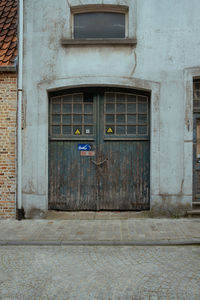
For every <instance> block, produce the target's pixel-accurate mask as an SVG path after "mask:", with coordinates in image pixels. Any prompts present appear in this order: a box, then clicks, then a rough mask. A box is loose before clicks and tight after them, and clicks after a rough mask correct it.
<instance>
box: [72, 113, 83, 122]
mask: <svg viewBox="0 0 200 300" xmlns="http://www.w3.org/2000/svg"><path fill="white" fill-rule="evenodd" d="M73 123H74V124H81V123H82V116H81V115H74V116H73Z"/></svg>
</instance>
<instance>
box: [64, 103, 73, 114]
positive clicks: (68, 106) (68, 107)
mask: <svg viewBox="0 0 200 300" xmlns="http://www.w3.org/2000/svg"><path fill="white" fill-rule="evenodd" d="M71 111H72V105H71V104H63V113H66V114H70V113H71Z"/></svg>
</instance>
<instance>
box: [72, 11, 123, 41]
mask: <svg viewBox="0 0 200 300" xmlns="http://www.w3.org/2000/svg"><path fill="white" fill-rule="evenodd" d="M74 38H75V39H79V38H125V14H123V13H112V12H90V13H81V14H75V15H74Z"/></svg>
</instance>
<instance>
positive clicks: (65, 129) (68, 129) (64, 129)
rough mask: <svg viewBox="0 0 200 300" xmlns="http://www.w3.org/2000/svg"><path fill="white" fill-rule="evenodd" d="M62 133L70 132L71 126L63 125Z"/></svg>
mask: <svg viewBox="0 0 200 300" xmlns="http://www.w3.org/2000/svg"><path fill="white" fill-rule="evenodd" d="M62 131H63V134H71V126H63V128H62Z"/></svg>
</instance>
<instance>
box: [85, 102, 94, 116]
mask: <svg viewBox="0 0 200 300" xmlns="http://www.w3.org/2000/svg"><path fill="white" fill-rule="evenodd" d="M92 111H93V105H92V104H84V113H86V114H87V113H92Z"/></svg>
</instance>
